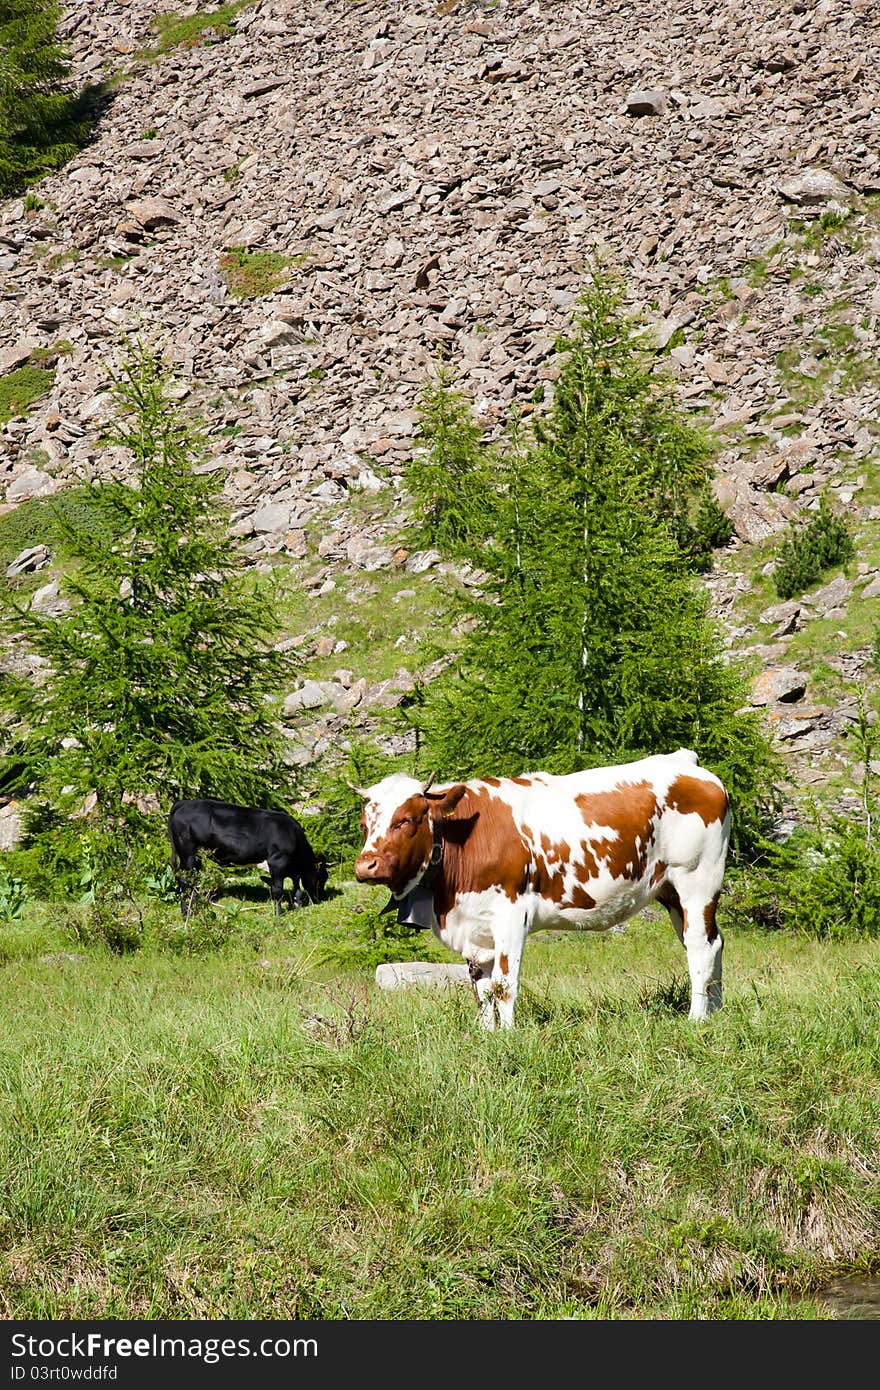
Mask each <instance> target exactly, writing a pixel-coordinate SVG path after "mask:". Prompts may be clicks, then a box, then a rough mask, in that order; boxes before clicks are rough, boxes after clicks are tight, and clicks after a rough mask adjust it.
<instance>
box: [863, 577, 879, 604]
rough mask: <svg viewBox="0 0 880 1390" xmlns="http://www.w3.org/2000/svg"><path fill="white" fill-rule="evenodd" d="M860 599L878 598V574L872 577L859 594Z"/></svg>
mask: <svg viewBox="0 0 880 1390" xmlns="http://www.w3.org/2000/svg"><path fill="white" fill-rule="evenodd" d="M861 597H862V598H880V572H878V573H877V574H875V575H874V577H873V579H870V580H869V581H868V583H867V584H866V585H865V587H864V589H863V590H862V593H861Z"/></svg>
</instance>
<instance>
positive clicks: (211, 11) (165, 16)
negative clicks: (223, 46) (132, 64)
mask: <svg viewBox="0 0 880 1390" xmlns="http://www.w3.org/2000/svg"><path fill="white" fill-rule="evenodd" d="M253 4H254V0H231V3H229V4H227V5H218V6H216V7H214V8H208V7H207V6H205V5H204V4H199V5H198V6H197V7H196V13H195V14H178V13H177V12H176V11H174V10H168V11H166V12H164V13H162V14H157V15H156V17H155V19H154V20H153V28H154V29H155V30H156V33H157V35H158V37H159V42H158V44H157V45H156V47H155V48H151V49H148V50H147V51H146V53H145V54H144V55H142V56H144V57H149V58H156V57H159V56H160V55H161V54H163V53H167V52H169V50H170V49H172V48H192V47H193V46H194V45H196V44H198V43H200V42H201V39H202V35H203V34H204V32H205V30H206V29H211V30H213V31H214V32H215V33H217V34H220V35H222V36H223V37H224V38H226V37H228V36H229V35H230V34H231V33H232V32H233V20H234V19H235V17H236V15H238V14H240V13H241V11H242V10H245V9H247V8H248V7H249V6H250V5H253Z"/></svg>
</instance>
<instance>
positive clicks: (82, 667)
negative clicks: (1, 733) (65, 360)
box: [0, 345, 294, 830]
mask: <svg viewBox="0 0 880 1390" xmlns="http://www.w3.org/2000/svg"><path fill="white" fill-rule="evenodd" d="M171 390H172V383H171V381H170V380H169V378H168V377H167V376H166V374H165V372H164V370H163V368H162V365H161V362H160V360H159V359H158V357H157V356H156V355H155V354H154V353H152V352H151V351H149V350H148V349H146V348H144V347H143V346H142V345H135V346H134V347H132V348H131V350H130V352H129V355H128V356H127V357H126V359H125V361H124V362H123V364H122V366H121V368H120V369H119V371H118V372H117V373H115V374H113V376H112V386H111V392H112V396H113V399H114V402H115V407H116V414H115V418H114V422H113V424H112V425H111V427H110V429H109V431H108V434H107V442H108V443H109V444H111V445H115V446H118V447H121V448H123V449H125V450H126V451H127V453H128V454H129V455H130V457H131V459H132V462H133V469H134V474H135V478H136V481H135V484H134V485H133V486H129V485H128V484H124V483H120V482H116V481H98V482H93V483H91V484H89V485H88V497H89V502H90V506H91V509H92V511H93V514H94V525H93V526H92V527H91V528H87V527H85V526H83V525H77V524H71V523H70V522H68V521H65V520H64V519H63V518H62V517H61V515H60V513H59V515H58V519H57V524H58V525H59V527H60V528H61V530H62V531H63V532H64V533H65V535H66V538H67V547H68V550H69V552H70V553H71V555H72V556H73V559H74V567H73V568H72V569H71V570H70V571H69V573H68V574H67V575H66V577H65V579H64V590H65V592H66V594H67V595H68V596H69V598H70V607H69V610H68V611H67V612H66V613H64V614H62V615H61V616H55V617H52V616H48V615H45V614H40V613H36V612H33V611H32V610H30V609H26V608H21V607H15V608H14V609H13V611H11V612H7V613H6V615H5V622H6V626H7V629H8V630H11V631H14V632H16V633H18V634H20V635H23V636H24V638H25V639H26V640H27V642H28V644H29V645H30V647H31V649H32V650H33V651H34V652H36V653H37V654H38V655H39V656H40V657H42V658H43V659H44V661H45V662H46V663H48V666H47V669H48V672H49V675H48V677H47V678H45V679H43V680H42V681H41V682H40V683H39V684H34V683H32V682H30V681H27V680H22V679H16V678H13V677H6V678H5V679H4V680H3V682H2V683H0V707H2V708H3V709H4V710H5V711H6V715H7V721H8V729H7V731H8V733H9V737H10V744H11V747H12V748H13V750H14V752H13V753H12V755H11V756H12V758H13V761H16V762H17V763H18V765H19V766H20V768H21V769H23V773H24V776H25V777H27V778H29V779H30V781H31V782H32V785H33V790H34V792H35V793H36V797H37V799H38V801H40V802H42V803H48V805H49V806H50V807H51V808H52V812H53V814H52V815H50V816H49V818H48V823H49V824H54V823H55V822H56V821H57V819H58V817H59V816H60V817H61V819H62V820H63V821H64V823H65V824H72V822H67V820H66V818H67V817H68V816H69V815H70V814H71V813H73V812H75V811H76V810H77V808H78V807H79V806H81V804H82V802H83V798H84V797H85V796H86V795H87V794H88V793H89V792H94V793H96V795H97V806H98V815H99V817H100V818H101V819H102V821H103V823H104V824H105V826H110V827H112V828H115V829H116V830H118V829H119V828H120V827H125V826H132V825H141V824H142V817H141V812H139V810H138V805H137V803H138V800H139V799H140V800H142V799H143V798H144V797H148V796H156V795H158V797H159V800H160V802H161V803H163V806H164V809H166V810H167V807H168V804H169V803H170V802H171V801H172V800H173V799H174V798H175V797H179V796H203V795H212V796H220V797H222V798H228V799H230V800H233V801H239V802H243V803H251V804H260V805H277V806H282V805H283V804H284V802H285V800H286V794H288V795H289V793H290V771H289V769H288V767H287V766H286V765H285V762H284V757H283V746H282V745H283V740H282V738H281V736H280V734H279V732H278V730H277V728H276V726H275V724H274V722H273V720H272V718H271V716H270V714H269V712H268V707H267V701H268V700H269V698H270V697H271V695H272V694H273V692H276V691H278V690H279V688H280V686H281V683H282V682H283V681H284V680H285V679H288V678H289V677H290V676H291V675H292V672H293V670H294V666H293V663H292V658H291V657H289V656H288V655H286V654H283V653H281V652H279V651H277V650H275V649H274V648H273V646H272V641H273V638H274V636H275V634H276V632H277V629H278V621H277V618H276V614H275V610H274V606H273V602H272V599H271V597H270V595H269V594H268V593H267V592H266V589H265V586H264V585H263V584H262V583H261V582H259V581H257V580H256V579H255V578H254V577H253V573H252V571H249V570H248V569H247V567H246V564H245V557H244V555H243V554H242V553H241V552H239V551H237V550H236V547H235V543H234V541H233V540H232V539H231V538H230V536H229V534H228V529H227V518H226V513H225V511H224V509H223V506H222V502H221V499H220V490H221V488H222V481H221V480H220V479H218V478H217V476H216V475H214V474H211V473H205V472H200V471H199V469H198V465H199V463H200V462H201V461H202V460H203V457H204V440H203V437H202V436H201V434H200V433H199V432H198V430H197V429H196V428H195V427H194V426H192V425H190V423H189V422H188V421H187V420H186V419H185V418H184V416H183V415H182V413H181V410H180V407H179V406H178V405H177V403H176V402H175V401H174V399H173V396H172V394H171ZM43 820H44V821H45V816H44V817H43ZM77 824H82V822H79V821H77Z"/></svg>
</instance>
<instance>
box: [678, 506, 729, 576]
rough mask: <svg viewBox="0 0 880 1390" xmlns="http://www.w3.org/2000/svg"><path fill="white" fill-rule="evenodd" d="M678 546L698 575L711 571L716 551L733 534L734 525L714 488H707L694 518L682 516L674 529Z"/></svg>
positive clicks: (694, 513)
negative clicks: (721, 505) (712, 489)
mask: <svg viewBox="0 0 880 1390" xmlns="http://www.w3.org/2000/svg"><path fill="white" fill-rule="evenodd" d="M673 534H674V535H675V538H676V541H677V543H678V547H679V549H680V550H681V552H682V554H683V555H684V556H685V557H686V558H687V559H688V560H689V561H690V565H691V567H692V568H693V569H694V570H696V571H697V573H698V574H702V573H704V572H705V571H706V570H708V569H711V567H712V559H713V555H714V552H715V551H716V550H718V549H720V547H721V546H723V545H726V544H727V542H728V541H729V540H730V538H731V536H732V535H733V522H732V521H731V520H730V517H729V516H728V515H727V513H726V512H724V511H723V510H722V509H721V507H719V505H718V503H717V502H716V501H715V498H714V497H713V496H712V491H711V489H710V488H709V487H708V486H707V487H705V488H704V489H703V490H702V492H701V493H700V495H699V498H698V500H697V503H696V506H695V507H694V512H693V519H692V520H691V519H690V518H689V517H688V516H686V515H685V514H683V513H681V514H679V515H678V516H677V517H676V518H675V524H674V526H673Z"/></svg>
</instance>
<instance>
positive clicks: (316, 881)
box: [302, 854, 329, 903]
mask: <svg viewBox="0 0 880 1390" xmlns="http://www.w3.org/2000/svg"><path fill="white" fill-rule="evenodd" d="M328 873H329V870H328V868H327V860H326V858H325V857H324V855H323V854H316V855H315V862H314V865H313V866H312V867H311V868H308V869H305V870H304V871H303V873H302V885H303V888H304V889H305V890H306V892H307V893H308V895H309V897H310V898H311V900H312V902H313V903H322V902H323V901H324V899H325V897H326V896H327V875H328Z"/></svg>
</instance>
